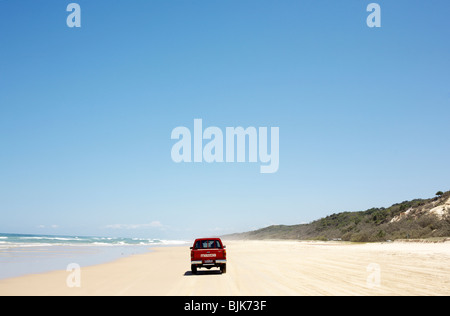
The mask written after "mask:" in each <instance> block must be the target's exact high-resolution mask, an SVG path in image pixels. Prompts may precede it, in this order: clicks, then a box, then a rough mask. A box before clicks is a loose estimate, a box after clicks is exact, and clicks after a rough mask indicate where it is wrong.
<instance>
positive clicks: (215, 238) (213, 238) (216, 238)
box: [195, 237, 222, 241]
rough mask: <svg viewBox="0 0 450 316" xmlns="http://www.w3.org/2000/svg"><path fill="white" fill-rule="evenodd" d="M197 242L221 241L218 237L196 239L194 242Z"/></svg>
mask: <svg viewBox="0 0 450 316" xmlns="http://www.w3.org/2000/svg"><path fill="white" fill-rule="evenodd" d="M198 240H220V241H222V240H221V239H220V238H219V237H209V238H197V239H196V240H195V241H198Z"/></svg>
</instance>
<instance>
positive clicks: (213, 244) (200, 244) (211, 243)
mask: <svg viewBox="0 0 450 316" xmlns="http://www.w3.org/2000/svg"><path fill="white" fill-rule="evenodd" d="M208 248H222V246H221V245H220V242H219V241H218V240H197V242H196V243H195V249H208Z"/></svg>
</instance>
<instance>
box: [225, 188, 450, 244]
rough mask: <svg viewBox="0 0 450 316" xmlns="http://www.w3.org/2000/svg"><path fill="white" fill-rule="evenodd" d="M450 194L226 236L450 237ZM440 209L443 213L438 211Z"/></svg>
mask: <svg viewBox="0 0 450 316" xmlns="http://www.w3.org/2000/svg"><path fill="white" fill-rule="evenodd" d="M449 203H450V191H448V192H445V193H444V192H442V191H439V192H438V193H437V194H436V197H434V198H430V199H416V200H412V201H405V202H402V203H398V204H394V205H392V206H391V207H388V208H383V207H382V208H371V209H369V210H366V211H362V212H342V213H338V214H332V215H329V216H327V217H324V218H321V219H319V220H316V221H314V222H311V223H309V224H300V225H291V226H287V225H274V226H269V227H266V228H262V229H258V230H255V231H251V232H246V233H240V234H232V235H227V236H224V237H226V238H234V239H297V240H333V239H338V240H344V241H353V242H376V241H386V240H395V239H418V238H432V237H450V204H449ZM436 209H438V210H439V212H437V211H435V210H436Z"/></svg>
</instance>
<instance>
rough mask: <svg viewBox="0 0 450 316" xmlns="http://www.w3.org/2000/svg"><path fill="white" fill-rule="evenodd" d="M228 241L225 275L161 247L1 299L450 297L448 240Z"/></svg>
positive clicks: (38, 281) (48, 278) (0, 286)
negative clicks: (73, 282) (74, 282)
mask: <svg viewBox="0 0 450 316" xmlns="http://www.w3.org/2000/svg"><path fill="white" fill-rule="evenodd" d="M224 241H225V244H226V245H227V253H228V267H227V270H228V271H227V273H226V274H223V275H222V274H220V272H218V271H216V270H215V269H211V270H200V273H199V275H192V273H190V262H189V258H190V256H189V253H190V250H189V246H188V245H186V246H181V247H180V246H170V247H165V246H163V247H161V246H159V245H158V246H153V247H149V248H147V250H148V252H146V253H143V254H135V255H131V256H128V257H124V258H119V259H116V260H114V261H111V262H107V263H102V264H98V265H93V266H87V267H82V268H81V271H80V272H81V275H80V280H81V286H80V287H75V288H70V287H68V286H67V284H66V281H67V278H68V277H69V276H70V272H67V271H61V270H60V271H52V272H47V273H40V274H31V275H26V276H22V277H16V278H9V279H4V280H0V295H1V296H13V295H31V296H34V295H38V296H47V295H48V296H53V295H57V296H60V295H68V296H77V295H88V296H91V295H94V296H95V295H106V296H110V295H148V296H186V295H190V296H224V295H225V296H277V295H287V296H290V295H294V296H299V295H302V296H303V295H350V296H352V295H395V296H397V295H448V294H449V293H450V270H448V265H447V263H448V262H450V243H449V242H445V243H413V242H408V243H397V242H395V243H373V244H372V243H369V244H342V243H339V242H337V243H335V242H333V243H327V242H309V241H308V242H298V241H226V240H224ZM374 273H375V277H373V276H374ZM376 273H378V274H376ZM377 277H378V278H379V279H377ZM370 282H375V283H374V284H369V283H370Z"/></svg>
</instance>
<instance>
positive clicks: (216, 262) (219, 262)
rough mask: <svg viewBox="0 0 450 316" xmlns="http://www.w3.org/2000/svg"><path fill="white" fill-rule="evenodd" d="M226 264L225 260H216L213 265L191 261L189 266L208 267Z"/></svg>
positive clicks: (200, 261)
mask: <svg viewBox="0 0 450 316" xmlns="http://www.w3.org/2000/svg"><path fill="white" fill-rule="evenodd" d="M226 263H227V260H225V259H218V260H215V262H213V263H203V261H202V260H192V261H191V265H196V266H203V265H206V266H208V265H215V264H216V265H217V264H226Z"/></svg>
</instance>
